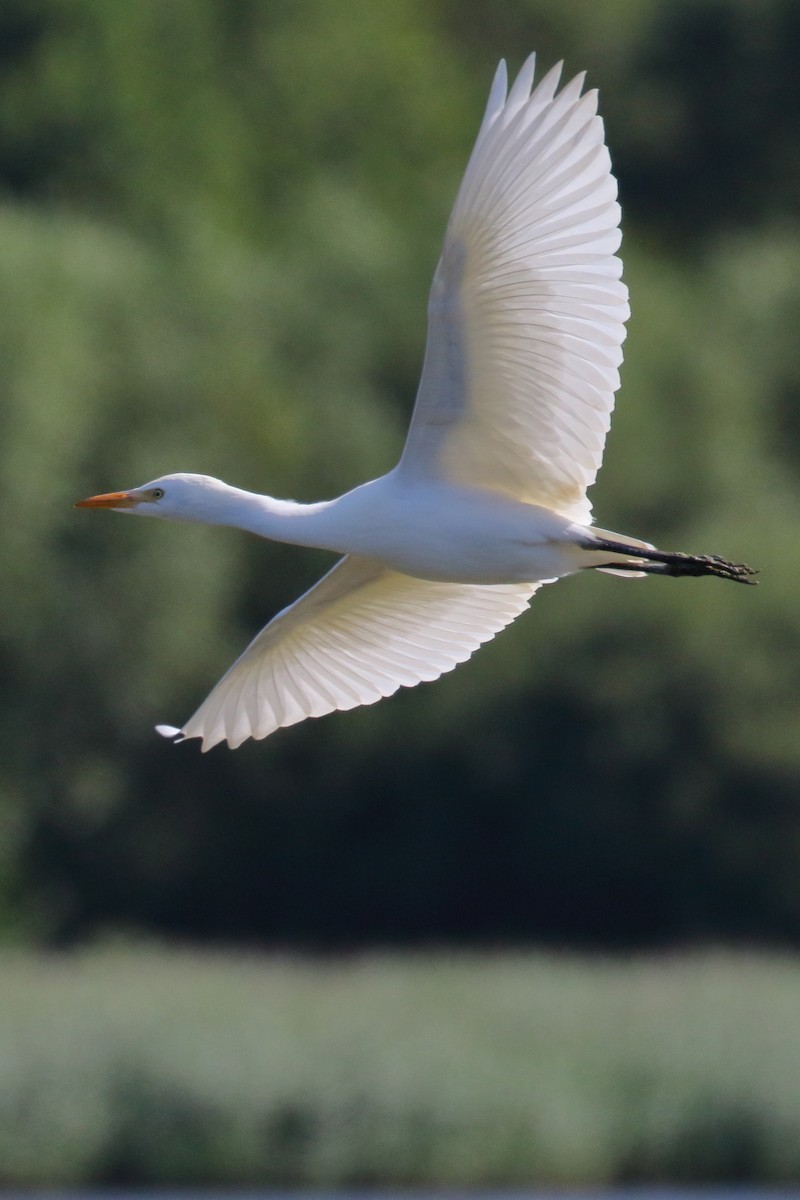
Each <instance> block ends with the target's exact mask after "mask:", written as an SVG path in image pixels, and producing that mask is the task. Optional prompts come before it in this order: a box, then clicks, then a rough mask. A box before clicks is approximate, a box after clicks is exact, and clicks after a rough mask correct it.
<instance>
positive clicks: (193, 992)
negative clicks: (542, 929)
mask: <svg viewBox="0 0 800 1200" xmlns="http://www.w3.org/2000/svg"><path fill="white" fill-rule="evenodd" d="M799 1009H800V965H799V964H798V963H797V961H793V960H790V959H785V958H780V957H777V956H772V957H770V956H767V955H750V956H748V955H743V954H737V955H734V954H723V953H712V954H705V955H670V956H666V957H662V958H650V959H630V960H622V959H620V960H610V959H595V960H592V959H588V960H583V961H581V960H578V959H573V958H569V957H562V956H557V955H541V954H539V955H522V954H519V955H501V954H491V955H487V956H485V957H478V956H453V955H447V954H431V955H420V956H415V957H407V958H400V957H393V956H390V955H372V956H365V957H360V956H355V957H352V958H347V959H338V960H327V961H326V960H324V959H323V960H302V959H294V958H292V957H289V956H286V957H268V958H263V957H256V956H254V957H252V958H241V957H239V958H236V957H233V956H227V955H208V956H201V955H197V954H189V953H186V952H176V951H171V952H167V951H165V950H154V949H138V950H135V951H134V950H131V949H112V950H103V951H94V952H90V953H83V954H81V955H78V956H71V957H69V958H57V957H50V958H38V959H36V958H31V957H27V956H19V957H16V956H14V955H7V956H5V958H4V961H3V963H2V972H0V1063H2V1070H0V1118H1V1119H0V1163H2V1170H1V1172H0V1174H2V1182H3V1183H5V1184H7V1185H14V1186H34V1185H38V1186H41V1185H46V1186H54V1185H59V1186H67V1185H78V1184H80V1185H85V1184H110V1183H118V1184H142V1185H144V1184H151V1183H159V1184H162V1185H163V1184H201V1183H202V1184H209V1183H218V1184H230V1185H235V1184H241V1185H248V1184H249V1185H254V1186H269V1185H280V1184H292V1185H299V1186H320V1187H329V1186H330V1187H333V1186H339V1185H353V1184H370V1185H376V1186H391V1185H396V1184H433V1185H437V1184H445V1183H447V1184H450V1185H457V1186H463V1187H470V1186H480V1185H509V1186H511V1185H520V1186H521V1185H529V1184H534V1183H543V1182H548V1183H553V1184H562V1185H565V1184H575V1185H578V1184H592V1185H594V1186H599V1185H601V1184H607V1183H613V1182H633V1181H639V1180H641V1181H647V1180H677V1181H680V1180H683V1181H695V1182H702V1181H704V1180H731V1181H738V1182H744V1181H747V1180H756V1179H757V1180H759V1181H760V1182H762V1183H764V1182H767V1181H773V1182H779V1181H789V1180H792V1181H795V1182H796V1181H797V1179H798V1178H800V1141H798V1138H797V1114H798V1110H799V1109H800V1034H799V1033H798V1025H797V1012H798V1010H799Z"/></svg>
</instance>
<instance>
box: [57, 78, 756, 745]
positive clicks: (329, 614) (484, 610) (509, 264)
mask: <svg viewBox="0 0 800 1200" xmlns="http://www.w3.org/2000/svg"><path fill="white" fill-rule="evenodd" d="M534 66H535V56H534V55H531V57H530V58H529V59H528V60H527V61H526V63H525V64H524V66H523V67H522V69H521V71H520V73H519V75H518V76H517V78H516V81H515V82H514V84H513V86H512V87H511V90H510V91H509V90H508V87H507V77H506V67H505V63H504V62H501V63H500V66H499V67H498V69H497V73H496V75H495V77H494V82H493V84H492V88H491V92H490V94H489V101H488V104H487V107H486V112H485V115H484V118H483V122H482V124H481V126H480V130H479V132H478V137H477V140H476V142H475V146H474V149H473V151H472V155H471V157H470V159H469V163H468V165H467V169H466V173H465V175H464V179H463V182H462V183H461V187H460V189H459V191H458V195H457V197H456V201H455V206H454V208H453V212H452V215H451V217H450V221H449V224H448V226H447V232H446V235H445V240H444V247H443V250H442V255H441V259H440V261H439V264H438V266H437V268H436V273H435V275H434V279H433V286H432V289H431V293H430V300H429V305H428V339H427V346H426V350H425V360H424V365H423V369H422V376H421V380H420V384H419V391H418V394H417V399H416V404H415V407H414V412H413V415H412V418H411V425H410V428H409V432H408V438H407V441H406V444H405V448H404V450H403V453H402V456H401V458H400V461H399V462H398V464H397V466H396V467H394V468H393V470H391V471H389V473H388V474H386V475H383V476H381V477H380V478H379V479H374V480H372V481H371V482H369V483H365V484H362V485H361V486H360V487H357V488H355V489H354V490H353V491H350V492H347V493H346V494H345V495H343V496H339V497H338V498H336V499H334V500H325V501H322V502H320V503H314V504H299V503H296V502H294V501H291V500H277V499H274V498H273V497H271V496H262V495H257V494H255V493H252V492H247V491H242V490H240V489H239V488H235V487H231V486H229V485H228V484H226V483H222V482H221V481H220V480H218V479H212V478H210V477H208V476H204V475H190V474H175V475H165V476H163V477H162V478H160V479H155V480H153V481H152V482H151V483H147V484H145V485H144V486H143V487H137V488H132V489H131V490H129V491H124V492H111V493H107V494H105V495H100V496H92V497H90V498H89V499H88V500H81V501H80V502H79V504H78V507H81V508H102V509H112V510H113V511H115V512H123V513H138V514H140V515H142V516H148V517H169V518H172V519H174V520H178V521H199V522H203V523H206V524H211V525H230V526H233V527H235V528H238V529H245V530H249V531H250V532H251V533H255V534H258V535H259V536H261V537H265V538H270V539H273V540H276V541H281V542H289V543H292V544H294V545H298V546H315V547H320V548H323V549H326V550H332V551H336V552H337V553H339V554H340V555H342V556H343V557H342V558H340V559H339V561H338V562H337V563H336V565H335V566H334V567H333V569H332V570H331V571H329V572H328V574H327V575H325V576H324V577H323V578H322V579H321V580H320V581H319V582H318V583H317V584H316V585H315V586H314V587H312V588H311V589H310V590H309V591H308V592H306V593H305V595H303V596H301V597H300V599H299V600H297V601H295V603H294V604H292V605H290V606H289V607H288V608H285V609H284V610H283V611H282V612H280V613H278V615H277V616H276V617H274V618H273V619H272V621H270V623H269V624H268V625H267V626H266V627H265V628H264V629H263V630H262V631H261V633H259V634H258V635H257V637H256V638H255V639H254V640H253V641H252V642H251V643H250V645H249V646H248V647H247V649H246V650H245V651H244V653H243V654H242V655H241V657H240V658H238V659H237V661H236V662H235V663H234V664H233V666H232V667H231V668H230V669H229V671H228V672H227V673H226V674H225V675H224V676H223V678H222V679H221V680H220V681H219V683H218V684H217V685H216V687H215V688H214V690H213V691H212V692H211V694H210V695H209V696H208V698H207V699H206V700H205V701H204V702H203V704H201V706H200V708H199V709H198V710H197V712H196V713H195V714H194V716H192V717H190V718H189V720H188V721H187V722H186V723H185V724H184V725H182V726H181V727H180V728H175V727H173V726H169V725H160V726H157V729H158V731H159V732H160V733H162V734H163V735H164V736H165V737H170V738H174V739H175V740H183V739H185V738H201V739H202V748H203V750H208V749H209V748H210V747H211V746H214V745H216V744H217V743H218V742H222V741H227V742H228V744H229V746H231V747H236V746H239V745H240V744H241V743H242V742H244V741H245V740H246V739H247V738H250V737H252V738H264V737H267V735H268V734H270V733H273V732H274V731H275V730H276V729H278V728H279V727H281V726H286V725H293V724H295V722H297V721H302V720H304V719H305V718H306V717H319V716H322V715H323V714H324V713H328V712H331V711H333V710H334V709H349V708H355V707H356V706H357V705H360V704H372V703H374V702H375V701H376V700H380V699H381V697H383V696H389V695H391V694H392V693H393V692H395V691H397V689H398V688H400V687H412V686H414V685H415V684H417V683H419V682H421V681H423V680H432V679H436V678H438V677H439V676H440V675H442V674H443V673H444V672H445V671H450V670H452V668H453V667H455V666H456V665H457V664H458V663H460V662H463V661H464V660H465V659H467V658H469V657H470V655H471V654H472V653H473V651H475V650H477V648H478V647H479V646H480V645H481V644H482V643H483V642H486V641H489V640H490V639H491V638H492V637H494V635H495V634H496V633H498V631H499V630H501V629H502V628H503V627H504V626H506V625H508V624H510V622H511V621H513V620H514V618H515V617H517V616H518V615H519V614H520V613H521V612H522V611H523V609H525V608H526V607H527V605H528V602H529V600H530V598H531V596H532V595H533V593H534V592H535V591H536V589H537V588H538V587H540V586H541V585H542V584H544V583H552V582H554V581H555V580H557V579H559V578H561V577H562V576H564V575H570V574H572V573H574V572H576V571H581V570H598V571H610V572H612V573H614V574H621V575H626V576H628V577H629V578H630V577H632V576H642V575H651V574H659V575H675V576H677V575H695V576H697V575H714V576H718V577H719V578H722V579H731V580H735V581H737V582H739V583H747V582H751V580H750V576H751V575H752V574H754V572H753V571H751V570H750V569H749V568H748V567H746V566H744V565H743V564H737V563H731V562H727V561H726V560H725V559H722V558H718V557H715V556H699V555H692V554H680V553H669V552H666V551H662V550H658V549H656V548H655V547H654V546H652V545H651V544H650V543H649V542H643V541H639V540H637V539H636V538H632V537H627V536H624V535H622V534H617V533H611V532H609V531H607V530H604V529H598V528H597V527H596V526H593V525H592V523H591V522H592V517H591V505H590V503H589V501H588V499H587V495H586V493H587V489H588V488H589V487H590V486H591V484H592V483H593V482H594V480H595V476H596V475H597V471H598V469H599V467H600V463H601V459H602V455H603V446H604V443H605V438H606V434H607V432H608V428H609V424H610V417H611V410H612V407H613V403H614V393H615V391H616V390H617V388H618V386H619V374H618V368H619V365H620V363H621V361H622V351H621V347H622V342H623V339H624V337H625V327H624V323H625V321H626V319H627V317H628V313H629V310H628V292H627V288H626V287H625V285H624V284H623V283H622V281H621V271H622V267H621V263H620V260H619V258H618V257H617V255H616V251H617V250H618V248H619V244H620V239H621V234H620V229H619V221H620V209H619V205H618V203H617V185H616V181H615V179H614V177H613V175H612V173H611V163H610V159H609V155H608V150H607V149H606V146H605V140H604V131H603V123H602V120H601V118H600V117H599V116H598V115H597V93H596V91H588V92H586V93H583V83H584V75H583V74H581V75H578V76H576V78H575V79H573V80H572V81H571V82H570V83H568V84H566V85H565V86H564V87H562V88H561V90H560V91H559V90H558V85H559V80H560V76H561V65H560V64H559V65H558V66H556V67H554V68H553V69H552V70H551V71H549V72H548V73H547V74H546V75H545V76H544V77H543V79H542V80H541V81H540V82H539V83H538V85H537V86H536V87H535V88H534V87H533V83H534Z"/></svg>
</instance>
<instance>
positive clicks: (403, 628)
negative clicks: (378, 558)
mask: <svg viewBox="0 0 800 1200" xmlns="http://www.w3.org/2000/svg"><path fill="white" fill-rule="evenodd" d="M538 586H539V585H538V584H489V585H475V584H459V583H433V582H429V581H427V580H424V579H415V578H412V577H411V576H410V575H402V574H400V573H398V572H396V571H389V570H387V569H385V568H384V567H381V566H379V565H378V564H376V563H374V562H372V561H370V560H368V559H362V558H356V557H353V556H349V557H347V558H343V559H341V560H340V561H339V562H338V563H337V564H336V566H335V567H333V569H332V570H331V571H329V572H328V574H327V575H325V576H324V577H323V578H322V579H321V580H320V581H319V583H317V584H315V586H314V587H312V588H311V589H310V590H309V591H308V592H306V593H305V595H303V596H301V597H300V599H299V600H297V601H295V603H294V604H292V605H290V606H289V607H288V608H285V609H284V610H283V611H282V612H280V613H278V615H277V616H276V617H275V618H274V619H273V620H272V621H270V623H269V625H267V626H266V627H265V628H264V629H262V631H261V633H259V634H258V636H257V637H256V638H254V639H253V641H252V642H251V643H250V645H249V646H248V647H247V649H246V650H245V652H244V653H243V654H242V655H241V656H240V657H239V658H238V659H237V660H236V662H235V663H234V664H233V666H232V667H231V668H230V670H229V671H228V672H227V673H226V674H225V675H224V676H223V677H222V679H221V680H220V681H219V683H218V684H217V686H216V687H215V688H214V690H213V691H212V692H211V694H210V695H209V696H208V698H207V699H206V700H205V701H204V702H203V704H201V706H200V708H199V709H198V710H197V712H196V713H195V714H194V716H193V717H191V718H190V719H189V720H188V721H187V722H186V724H185V725H184V726H183V727H182V728H181V729H175V728H173V727H172V726H166V725H161V726H158V730H159V732H160V733H162V734H163V735H164V736H165V737H176V738H178V739H179V740H183V739H184V738H194V737H197V738H202V740H203V750H209V749H210V748H211V747H212V746H215V745H216V744H217V743H218V742H222V741H226V740H227V742H228V745H229V746H231V747H232V748H235V747H236V746H239V745H241V743H242V742H244V741H245V740H246V739H247V738H249V737H252V738H264V737H267V736H268V735H269V734H270V733H274V731H275V730H276V729H279V728H280V727H281V726H285V725H294V724H295V723H296V722H297V721H304V720H305V719H306V717H320V716H322V715H323V714H325V713H329V712H333V711H334V709H348V708H356V707H357V706H358V705H360V704H374V703H375V701H376V700H380V699H381V697H383V696H391V695H392V693H393V692H396V691H397V689H398V688H400V687H413V686H414V685H415V684H417V683H421V682H422V681H423V680H431V679H438V677H439V676H440V675H443V674H444V673H445V672H446V671H451V670H452V669H453V667H455V666H457V665H458V663H460V662H464V661H465V660H466V659H468V658H469V657H470V655H471V654H472V653H473V651H475V650H477V649H478V647H479V646H480V645H482V644H483V642H488V641H489V640H490V639H491V638H492V637H494V635H495V634H496V633H498V632H499V631H500V630H501V629H503V628H504V627H505V626H506V625H509V624H510V623H511V622H512V621H513V620H514V618H515V617H517V616H518V615H519V614H520V613H521V612H522V610H523V609H524V608H525V607H526V606H527V604H528V601H529V600H530V598H531V596H532V595H533V593H534V591H535V590H536V588H537V587H538Z"/></svg>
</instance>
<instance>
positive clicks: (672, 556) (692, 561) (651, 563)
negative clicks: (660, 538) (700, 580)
mask: <svg viewBox="0 0 800 1200" xmlns="http://www.w3.org/2000/svg"><path fill="white" fill-rule="evenodd" d="M586 549H587V550H588V549H592V550H597V549H603V550H613V551H614V552H615V553H617V554H619V553H622V554H629V555H630V556H631V558H636V559H638V560H639V561H638V562H635V563H634V562H627V563H619V562H615V563H609V564H608V565H609V566H613V569H614V570H615V571H641V572H643V573H644V574H646V575H673V576H678V575H716V577H717V578H718V579H732V580H733V581H734V583H750V584H753V583H755V582H756V581H755V580H754V579H751V578H750V576H751V575H757V574H758V572H757V571H754V570H753V569H752V567H748V566H745V564H744V563H732V562H728V560H727V559H726V558H720V557H719V556H718V555H716V554H681V553H680V552H679V551H667V550H648V549H646V548H643V547H639V546H626V545H625V544H624V543H623V542H610V541H607V540H606V539H605V538H601V539H599V541H598V542H595V543H593V544H591V545H589V544H588V543H587V545H586Z"/></svg>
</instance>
